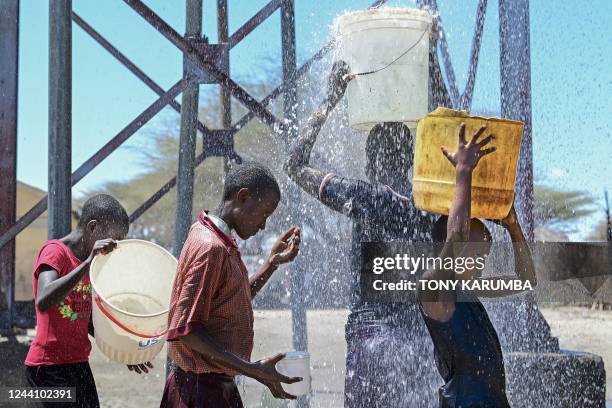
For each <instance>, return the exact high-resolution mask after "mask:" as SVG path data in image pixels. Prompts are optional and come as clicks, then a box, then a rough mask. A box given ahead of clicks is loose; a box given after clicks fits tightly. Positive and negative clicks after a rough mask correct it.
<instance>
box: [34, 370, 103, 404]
mask: <svg viewBox="0 0 612 408" xmlns="http://www.w3.org/2000/svg"><path fill="white" fill-rule="evenodd" d="M25 375H26V380H27V382H28V384H29V385H30V387H75V388H76V402H45V403H38V404H37V405H35V406H38V407H45V408H47V407H49V408H64V407H66V408H77V407H78V408H97V407H99V406H100V402H99V401H98V391H97V390H96V383H95V381H94V378H93V374H92V373H91V368H90V367H89V363H76V364H59V365H51V366H37V367H32V366H26V370H25Z"/></svg>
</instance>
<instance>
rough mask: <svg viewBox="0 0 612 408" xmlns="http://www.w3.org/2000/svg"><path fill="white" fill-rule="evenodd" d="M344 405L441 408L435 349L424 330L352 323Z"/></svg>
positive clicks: (355, 407) (350, 407)
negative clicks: (439, 404)
mask: <svg viewBox="0 0 612 408" xmlns="http://www.w3.org/2000/svg"><path fill="white" fill-rule="evenodd" d="M346 341H347V357H346V377H345V384H344V389H345V397H344V406H345V407H347V408H378V407H380V408H382V407H385V408H389V407H393V408H396V407H397V408H413V407H414V408H429V407H432V408H434V407H436V408H437V407H438V388H439V387H440V385H442V383H443V382H442V379H441V378H440V375H439V374H438V371H437V368H436V365H435V360H434V354H433V344H432V342H431V338H430V337H429V335H428V334H427V333H426V332H424V331H423V328H422V327H418V328H416V330H415V328H412V327H393V326H389V325H385V324H372V323H349V324H347V326H346Z"/></svg>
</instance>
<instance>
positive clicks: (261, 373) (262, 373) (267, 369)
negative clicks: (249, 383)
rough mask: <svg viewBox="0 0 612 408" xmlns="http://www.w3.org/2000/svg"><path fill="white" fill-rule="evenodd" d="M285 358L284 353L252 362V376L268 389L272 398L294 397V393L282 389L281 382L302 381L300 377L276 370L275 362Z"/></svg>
mask: <svg viewBox="0 0 612 408" xmlns="http://www.w3.org/2000/svg"><path fill="white" fill-rule="evenodd" d="M283 358H285V354H277V355H275V356H274V357H270V358H267V359H264V360H259V361H257V362H255V363H253V365H254V367H255V369H254V373H253V374H252V377H253V378H255V379H256V380H257V381H259V382H260V383H262V384H264V385H265V386H266V387H268V388H269V389H270V392H271V393H272V395H273V396H274V398H281V399H295V398H296V397H295V396H294V395H291V394H288V393H287V392H285V390H283V387H282V386H281V383H285V384H293V383H296V382H299V381H302V378H300V377H287V376H285V375H282V374H281V373H279V372H278V371H276V363H278V362H279V361H281V360H282V359H283Z"/></svg>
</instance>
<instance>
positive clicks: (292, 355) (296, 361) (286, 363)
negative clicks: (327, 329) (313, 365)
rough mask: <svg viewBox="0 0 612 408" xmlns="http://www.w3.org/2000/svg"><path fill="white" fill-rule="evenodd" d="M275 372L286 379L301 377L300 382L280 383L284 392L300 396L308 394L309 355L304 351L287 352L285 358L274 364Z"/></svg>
mask: <svg viewBox="0 0 612 408" xmlns="http://www.w3.org/2000/svg"><path fill="white" fill-rule="evenodd" d="M276 371H278V372H279V373H281V374H283V375H286V376H287V377H301V378H302V381H299V382H296V383H293V384H285V383H281V385H282V387H283V389H284V390H285V392H287V393H289V394H291V395H295V396H296V397H297V396H300V395H306V394H308V393H309V392H310V354H308V352H306V351H289V352H287V353H286V354H285V358H283V359H282V360H281V361H279V362H278V363H276Z"/></svg>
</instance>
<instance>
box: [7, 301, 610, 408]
mask: <svg viewBox="0 0 612 408" xmlns="http://www.w3.org/2000/svg"><path fill="white" fill-rule="evenodd" d="M542 312H543V314H544V316H545V317H546V319H547V320H548V322H549V324H550V325H551V328H552V332H553V335H554V336H557V337H559V340H560V345H561V347H562V348H564V349H573V350H581V351H588V352H592V353H596V354H599V355H601V356H602V357H603V358H604V362H605V366H606V368H607V369H608V371H609V372H612V371H610V370H612V312H610V311H595V310H589V309H586V308H578V307H559V308H554V309H543V310H542ZM346 315H347V312H346V311H343V310H333V311H311V312H309V313H308V324H309V331H308V340H309V348H310V353H311V365H312V366H313V371H312V377H313V383H312V389H313V392H312V398H311V407H313V408H314V407H321V408H323V407H324V408H333V407H342V401H343V381H344V356H345V353H346V346H345V342H344V323H345V322H346ZM255 320H256V322H255V333H256V334H255V350H254V353H253V358H254V359H259V358H262V357H265V356H269V355H272V354H274V353H276V352H279V351H287V350H290V349H291V315H290V313H289V312H288V311H256V312H255ZM30 334H31V333H30ZM20 340H21V341H20V343H23V342H24V341H26V340H27V337H26V336H22V337H21V338H20ZM3 345H4V346H6V345H7V342H6V339H0V354H2V357H3V358H2V362H0V364H2V365H3V366H4V367H3V368H2V374H3V375H2V377H4V378H3V381H2V382H3V383H6V381H12V382H14V381H16V380H17V377H18V376H19V372H18V371H15V372H13V373H9V372H8V371H7V370H8V367H9V366H11V365H14V364H15V363H16V362H18V361H19V359H21V358H22V357H21V356H22V355H23V354H24V352H26V351H27V347H13V348H11V350H12V351H10V352H9V351H7V350H6V347H4V346H3ZM2 347H4V348H2ZM13 349H14V350H13ZM153 363H154V365H155V369H154V370H152V372H151V373H150V374H148V375H142V376H139V375H137V374H134V373H132V372H129V371H128V369H127V368H126V367H123V366H121V365H118V364H115V363H110V362H107V361H106V359H105V358H104V356H103V355H102V354H101V353H100V352H99V351H98V350H97V348H96V347H95V346H94V350H93V352H92V356H91V365H92V370H93V372H94V376H95V378H96V383H97V386H98V392H99V394H100V401H101V403H102V406H103V407H105V408H106V407H108V408H115V407H122V408H129V407H156V406H159V401H160V398H161V393H162V391H163V384H164V357H163V356H162V355H160V356H158V357H157V358H156V361H154V362H153ZM5 374H9V375H5ZM11 378H13V379H14V380H11ZM2 385H4V384H2ZM239 388H240V391H241V393H242V394H243V398H244V402H245V406H246V407H267V408H272V407H283V406H285V405H284V404H282V403H278V402H277V401H275V400H273V399H272V398H270V396H269V395H267V394H266V393H265V392H264V388H263V387H261V386H260V385H259V384H258V383H256V382H254V381H252V380H249V379H246V380H245V381H241V382H240V383H239ZM607 398H608V401H609V403H608V406H609V407H612V375H608V380H607Z"/></svg>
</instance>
